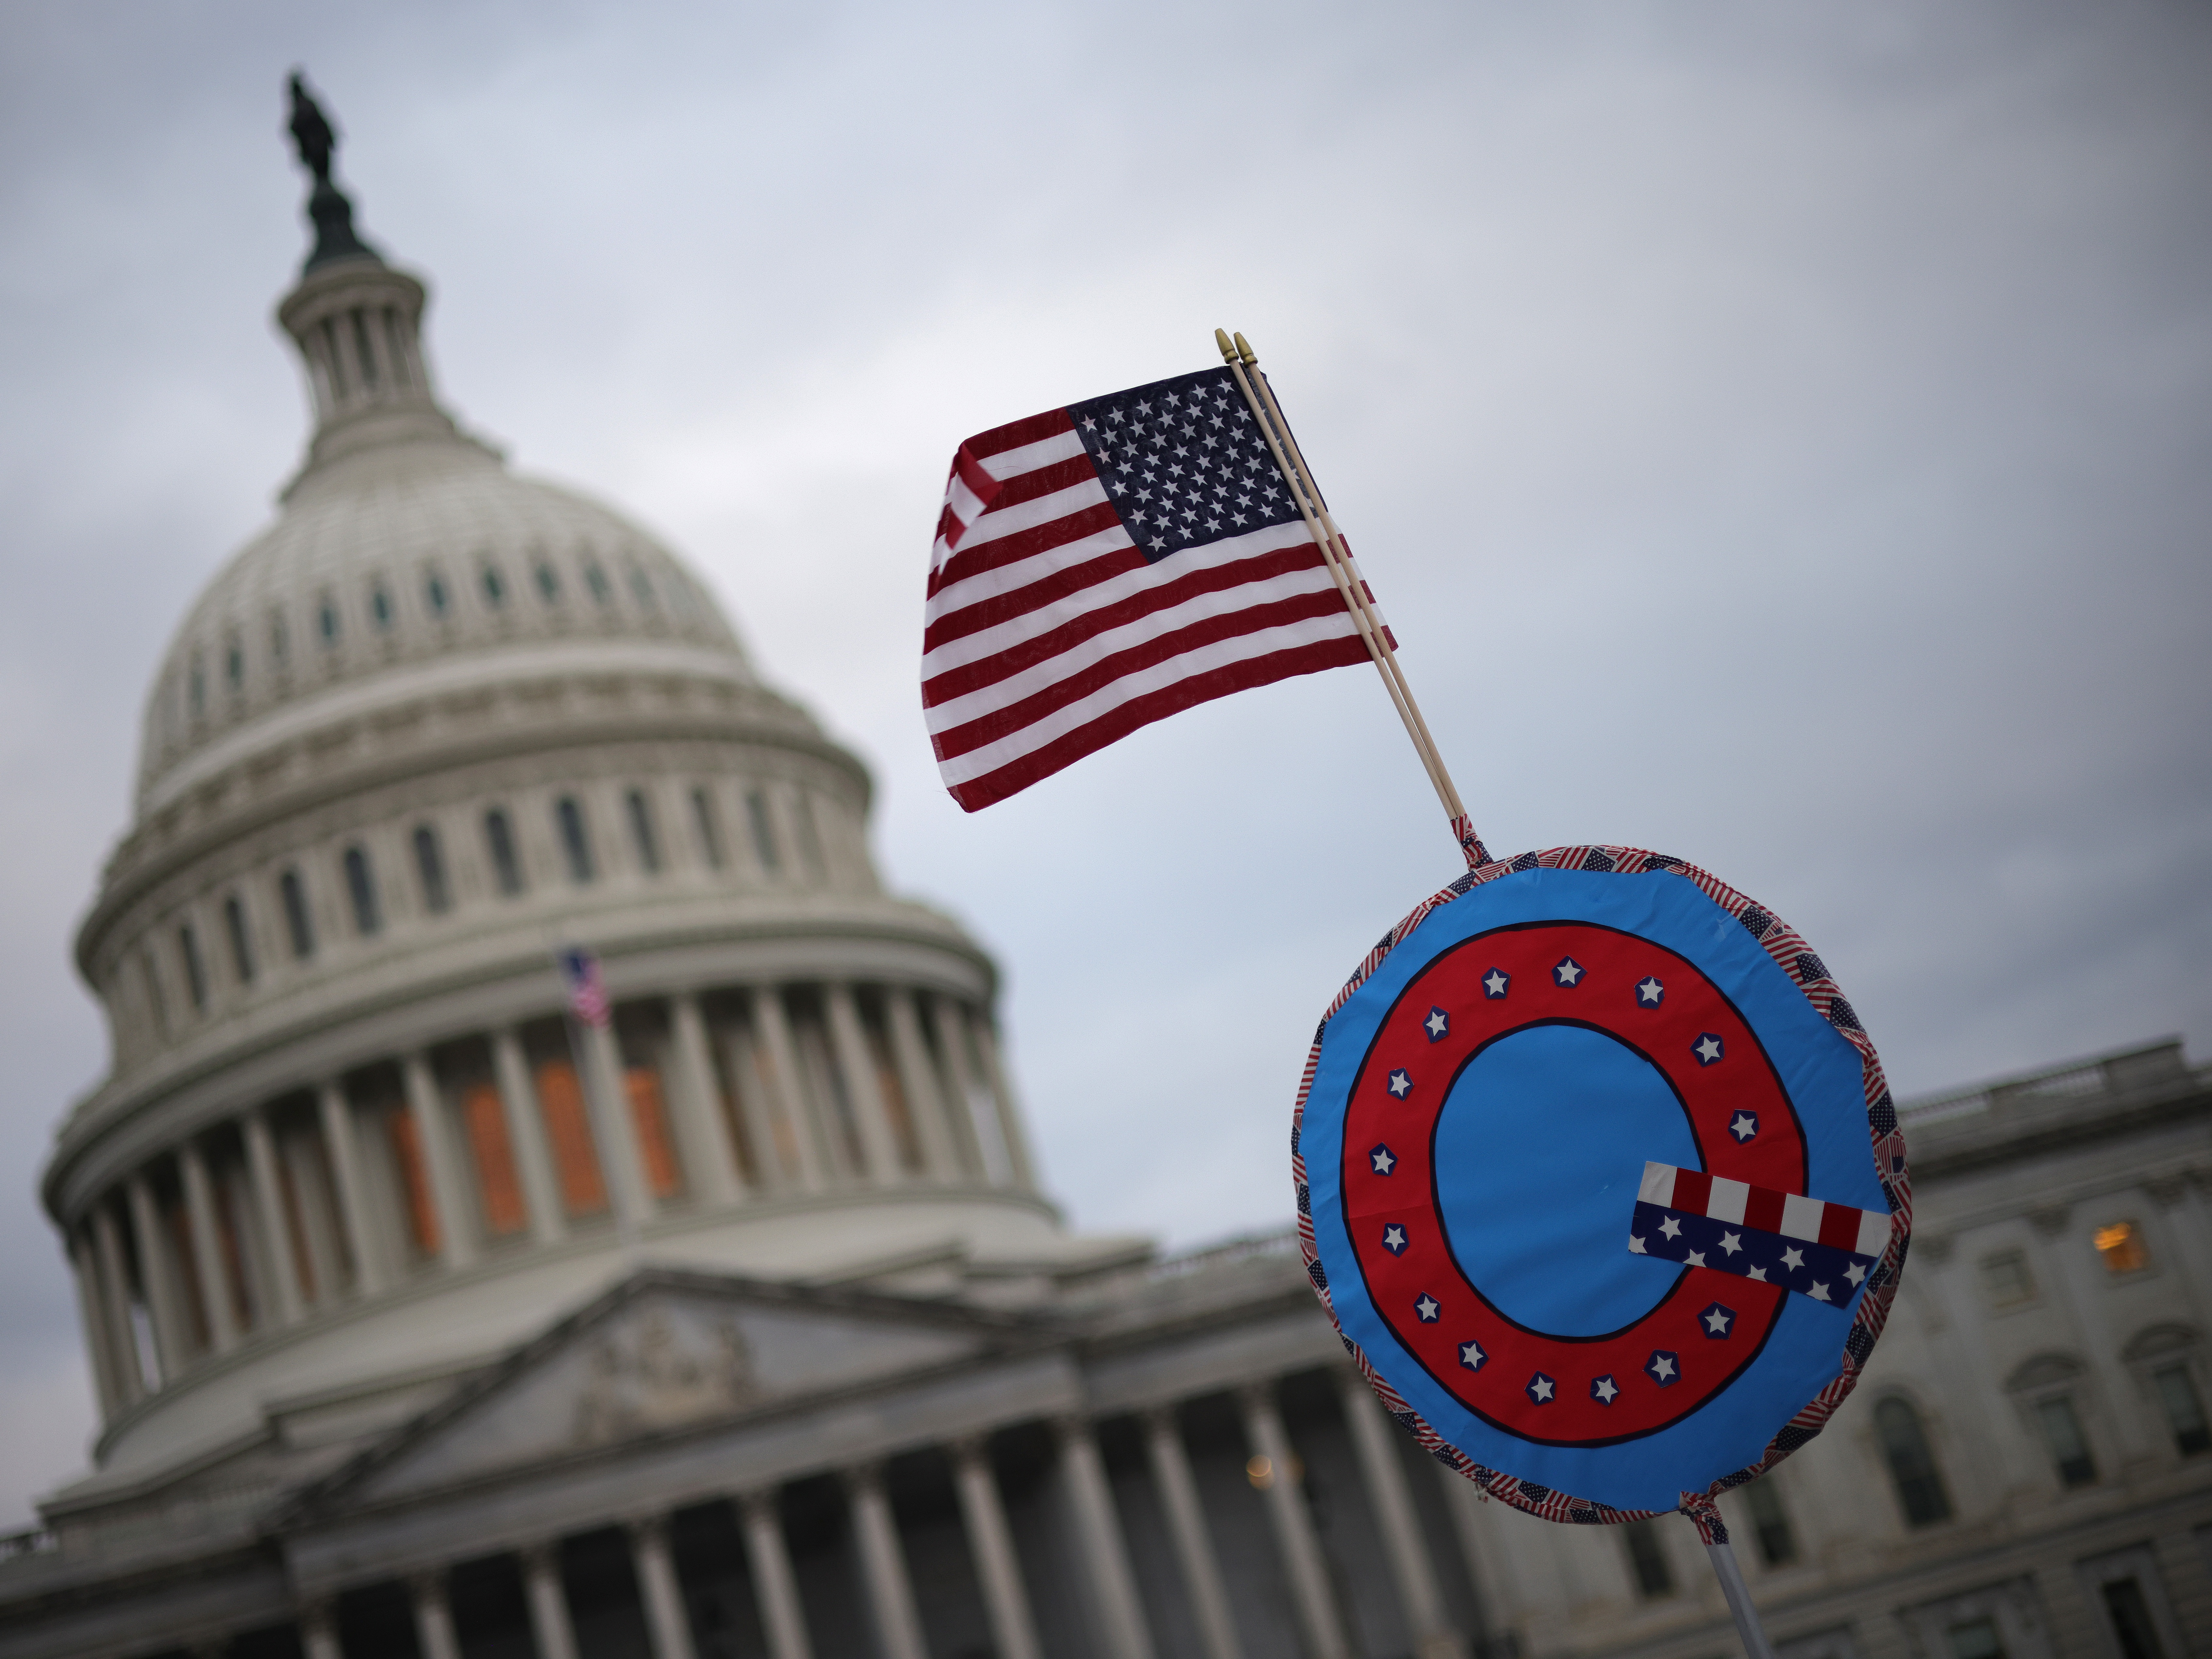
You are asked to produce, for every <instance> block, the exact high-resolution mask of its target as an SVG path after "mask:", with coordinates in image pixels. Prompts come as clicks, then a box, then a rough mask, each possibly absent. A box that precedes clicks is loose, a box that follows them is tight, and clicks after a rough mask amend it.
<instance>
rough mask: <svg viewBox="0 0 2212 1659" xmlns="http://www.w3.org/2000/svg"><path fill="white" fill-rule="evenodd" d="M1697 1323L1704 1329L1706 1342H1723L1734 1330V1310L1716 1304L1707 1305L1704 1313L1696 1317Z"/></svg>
mask: <svg viewBox="0 0 2212 1659" xmlns="http://www.w3.org/2000/svg"><path fill="white" fill-rule="evenodd" d="M1698 1323H1699V1324H1700V1325H1703V1326H1704V1327H1705V1340H1707V1341H1709V1342H1720V1341H1724V1340H1727V1338H1728V1336H1729V1334H1730V1333H1731V1332H1733V1331H1734V1330H1735V1309H1734V1308H1730V1307H1725V1306H1723V1304H1720V1303H1718V1302H1712V1303H1708V1304H1706V1306H1705V1312H1703V1313H1701V1314H1699V1316H1698Z"/></svg>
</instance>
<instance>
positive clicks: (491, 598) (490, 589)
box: [483, 564, 507, 611]
mask: <svg viewBox="0 0 2212 1659" xmlns="http://www.w3.org/2000/svg"><path fill="white" fill-rule="evenodd" d="M483 596H484V603H485V604H486V605H489V606H490V607H491V608H492V609H493V610H495V611H497V610H499V609H501V607H502V606H504V605H506V604H507V578H505V577H504V576H502V575H501V574H499V567H498V566H497V565H495V564H488V565H486V566H485V567H484V568H483Z"/></svg>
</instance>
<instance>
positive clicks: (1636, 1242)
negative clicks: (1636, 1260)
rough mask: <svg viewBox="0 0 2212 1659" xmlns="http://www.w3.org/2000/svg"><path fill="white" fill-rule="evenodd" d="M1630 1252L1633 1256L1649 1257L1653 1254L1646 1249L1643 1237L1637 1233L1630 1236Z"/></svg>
mask: <svg viewBox="0 0 2212 1659" xmlns="http://www.w3.org/2000/svg"><path fill="white" fill-rule="evenodd" d="M1628 1251H1629V1254H1630V1255H1650V1254H1651V1252H1650V1251H1649V1250H1647V1249H1644V1240H1643V1237H1641V1236H1640V1235H1639V1234H1636V1233H1631V1234H1629V1236H1628Z"/></svg>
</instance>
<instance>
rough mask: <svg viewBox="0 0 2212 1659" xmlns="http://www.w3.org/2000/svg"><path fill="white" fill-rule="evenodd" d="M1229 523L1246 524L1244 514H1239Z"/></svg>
mask: <svg viewBox="0 0 2212 1659" xmlns="http://www.w3.org/2000/svg"><path fill="white" fill-rule="evenodd" d="M1229 522H1230V523H1231V524H1243V522H1244V515H1243V513H1238V514H1237V516H1236V517H1235V518H1233V519H1231V520H1230V521H1229Z"/></svg>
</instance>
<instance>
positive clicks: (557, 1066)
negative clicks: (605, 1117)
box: [537, 1060, 607, 1216]
mask: <svg viewBox="0 0 2212 1659" xmlns="http://www.w3.org/2000/svg"><path fill="white" fill-rule="evenodd" d="M537 1084H538V1111H539V1113H540V1114H541V1115H543V1116H544V1120H545V1139H547V1141H548V1142H550V1144H551V1146H552V1148H553V1170H554V1173H555V1174H556V1176H559V1177H560V1181H561V1205H562V1208H563V1209H565V1210H567V1211H568V1213H569V1214H570V1215H571V1216H587V1215H602V1214H604V1213H605V1211H606V1207H607V1188H606V1182H605V1181H604V1180H602V1179H601V1178H600V1176H599V1152H598V1151H597V1150H596V1149H595V1148H594V1146H592V1119H591V1115H590V1114H589V1113H588V1112H587V1111H586V1110H585V1109H584V1090H583V1085H581V1084H580V1082H579V1081H578V1080H577V1077H576V1068H575V1066H573V1065H571V1064H570V1063H569V1062H568V1060H546V1061H544V1062H543V1063H542V1064H541V1065H540V1066H538V1072H537Z"/></svg>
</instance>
